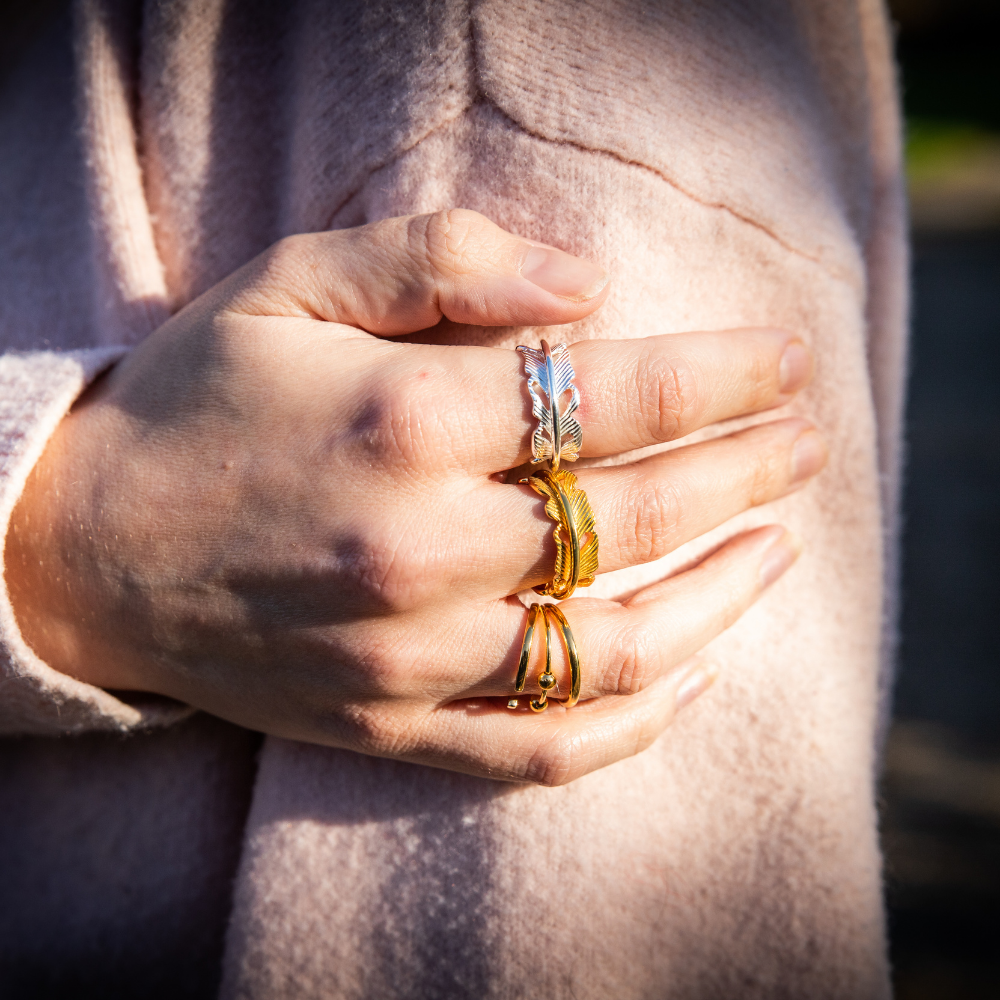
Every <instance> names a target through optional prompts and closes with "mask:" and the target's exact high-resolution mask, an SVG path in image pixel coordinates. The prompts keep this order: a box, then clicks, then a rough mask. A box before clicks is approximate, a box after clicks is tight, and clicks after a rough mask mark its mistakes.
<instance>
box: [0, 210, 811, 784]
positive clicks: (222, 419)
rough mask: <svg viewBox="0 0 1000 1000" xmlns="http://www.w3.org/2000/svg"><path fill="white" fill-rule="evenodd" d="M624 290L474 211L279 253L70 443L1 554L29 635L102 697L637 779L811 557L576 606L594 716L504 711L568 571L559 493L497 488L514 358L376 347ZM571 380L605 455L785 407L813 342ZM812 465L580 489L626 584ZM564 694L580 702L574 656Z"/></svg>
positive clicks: (598, 479) (413, 749) (724, 340)
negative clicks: (735, 627) (527, 600)
mask: <svg viewBox="0 0 1000 1000" xmlns="http://www.w3.org/2000/svg"><path fill="white" fill-rule="evenodd" d="M606 294H607V276H606V275H605V274H604V273H603V272H602V271H601V269H600V268H598V267H596V266H595V265H593V264H590V263H588V262H586V261H582V260H579V259H578V258H574V257H571V256H569V255H568V254H565V253H563V252H562V251H559V250H554V249H551V248H547V247H544V246H543V245H541V244H536V243H532V242H530V241H526V240H524V239H522V238H520V237H515V236H512V235H510V234H509V233H506V232H504V231H503V230H501V229H499V228H498V227H496V226H495V225H493V224H492V223H491V222H489V221H488V220H487V219H485V218H484V217H482V216H480V215H477V214H476V213H473V212H467V211H459V210H454V211H450V212H441V213H436V214H434V215H430V216H413V217H409V218H401V219H389V220H386V221H384V222H380V223H376V224H373V225H370V226H365V227H362V228H358V229H353V230H341V231H336V232H330V233H320V234H315V235H309V236H297V237H292V238H289V239H286V240H283V241H281V242H280V243H278V244H276V245H275V246H274V247H272V248H271V249H270V250H269V251H267V252H265V253H264V254H262V255H261V256H259V257H257V258H256V259H254V260H253V261H251V262H250V263H249V264H247V265H246V266H245V267H243V268H241V269H240V270H239V271H237V272H236V273H235V274H234V275H232V276H231V277H230V278H228V279H227V280H225V281H223V282H221V283H220V284H219V285H217V286H215V287H214V288H212V289H210V290H209V291H208V292H207V293H205V294H204V295H203V296H201V297H200V298H199V299H197V300H195V301H194V302H193V303H192V304H191V305H189V306H188V307H187V308H185V309H184V310H183V311H182V312H180V313H179V314H178V315H176V316H175V317H174V318H172V319H171V320H170V321H169V322H167V323H166V324H165V325H164V326H163V327H161V328H160V329H159V330H158V331H157V332H156V333H155V334H153V335H152V336H150V337H149V338H148V339H147V340H146V341H144V342H143V343H142V344H141V345H140V346H139V347H138V348H136V349H135V350H134V351H133V352H132V354H131V355H129V356H128V357H127V358H126V359H125V360H124V361H123V362H122V363H121V364H119V365H118V366H117V367H116V368H115V369H114V370H113V371H112V372H111V373H110V375H109V376H108V377H106V378H105V379H103V380H101V381H100V382H99V383H98V384H97V385H96V386H94V387H93V388H92V390H91V391H90V392H89V393H88V394H87V395H86V396H85V397H84V398H83V399H82V400H81V402H80V404H79V405H78V406H77V407H76V408H75V409H74V411H73V413H72V414H71V415H70V416H69V417H68V418H67V419H66V420H65V421H64V422H63V424H62V425H61V427H60V429H59V431H58V432H57V434H56V435H55V437H54V438H53V440H52V442H51V443H50V445H49V447H48V449H47V451H46V453H45V455H44V456H43V459H42V460H41V461H40V462H39V463H38V465H37V466H36V469H35V471H34V473H33V475H32V478H31V480H30V481H29V484H28V486H27V488H26V490H25V492H24V495H23V497H22V499H21V502H20V504H19V506H18V508H17V510H16V511H15V514H14V518H13V520H12V526H11V532H10V536H9V538H8V543H7V551H8V555H7V567H8V568H7V578H8V585H9V588H10V592H11V596H12V601H13V604H14V608H15V611H16V613H17V615H18V620H19V623H20V625H21V629H22V632H23V634H24V636H25V638H26V639H27V641H28V642H29V643H30V644H31V646H32V647H33V648H34V649H35V651H36V652H37V653H38V654H39V656H41V657H42V658H43V659H44V660H45V661H46V662H48V663H49V664H50V665H52V666H53V667H55V668H57V669H59V670H62V671H63V672H65V673H68V674H71V675H73V676H75V677H77V678H79V679H81V680H84V681H87V682H90V683H93V684H97V685H100V686H103V687H108V688H115V689H131V690H140V691H151V692H156V693H160V694H165V695H169V696H171V697H174V698H177V699H180V700H183V701H186V702H188V703H190V704H193V705H195V706H197V707H200V708H204V709H206V710H208V711H210V712H212V713H214V714H216V715H220V716H222V717H224V718H228V719H231V720H233V721H235V722H238V723H240V724H241V725H244V726H248V727H251V728H255V729H260V730H263V731H265V732H268V733H272V734H275V735H280V736H285V737H289V738H294V739H298V740H305V741H310V742H316V743H323V744H328V745H331V746H338V747H345V748H349V749H354V750H360V751H362V752H365V753H369V754H375V755H379V756H387V757H392V758H396V759H400V760H406V761H415V762H420V763H425V764H431V765H435V766H439V767H445V768H450V769H454V770H460V771H466V772H469V773H473V774H479V775H488V776H492V777H499V778H506V779H514V780H529V781H536V782H542V783H545V784H559V783H564V782H566V781H569V780H572V779H573V778H576V777H578V776H580V775H581V774H585V773H587V772H589V771H591V770H594V769H595V768H598V767H602V766H604V765H606V764H608V763H611V762H612V761H614V760H618V759H620V758H622V757H624V756H629V755H631V754H634V753H636V752H638V751H639V750H641V749H643V748H644V747H646V746H648V745H649V743H650V742H651V741H652V740H653V739H655V737H656V736H657V735H658V734H659V733H660V732H661V731H662V729H663V728H664V727H665V726H666V725H667V724H668V723H669V722H670V720H671V718H672V717H673V715H674V713H675V711H676V710H677V709H678V708H679V707H682V706H683V705H684V704H687V703H688V702H690V701H691V700H692V699H693V698H694V697H696V696H697V695H698V694H700V693H701V692H702V691H703V690H705V689H706V688H707V687H708V686H709V685H710V684H711V681H712V679H713V678H714V671H713V668H712V667H711V665H708V664H704V663H702V662H701V661H700V660H698V659H696V658H694V659H693V657H694V654H695V653H696V652H697V651H698V650H699V649H700V648H701V647H702V646H704V645H705V644H706V643H707V642H708V641H709V640H711V639H712V638H713V637H714V636H716V635H717V634H718V633H719V632H721V631H722V630H724V629H725V628H727V627H728V626H729V625H730V624H732V622H733V621H735V619H736V618H737V617H739V615H740V614H742V612H743V611H744V610H745V609H746V608H747V607H749V605H750V604H752V602H753V601H754V600H755V599H756V597H757V596H758V595H759V593H760V592H761V591H762V590H763V589H764V588H765V587H766V586H767V585H768V584H769V583H771V582H773V580H774V579H776V578H777V577H778V576H780V574H781V573H782V572H784V570H785V569H787V567H788V566H789V565H790V564H791V563H792V562H793V561H794V559H795V557H796V555H797V552H798V543H797V542H796V540H795V539H793V538H792V537H791V536H790V535H789V534H788V533H787V532H786V531H784V529H782V528H781V527H779V526H768V527H764V528H760V529H757V530H755V531H751V532H747V533H745V534H743V535H739V536H737V537H736V538H734V539H732V540H730V541H729V542H727V543H726V544H725V545H723V546H722V547H721V548H719V549H718V550H717V551H715V552H714V553H712V554H711V555H710V556H709V557H708V558H707V559H705V560H704V561H703V562H701V563H700V564H699V565H697V566H695V567H692V568H690V569H688V570H686V571H685V572H682V573H679V574H677V575H675V576H673V577H671V578H669V579H667V580H665V581H662V582H660V583H657V584H654V585H652V586H650V587H648V588H645V589H643V590H641V591H639V592H638V593H637V594H635V595H633V596H632V597H630V598H629V599H628V600H626V601H624V602H614V601H606V600H595V599H588V598H586V597H585V596H583V595H584V594H585V591H583V592H580V595H579V596H577V597H574V598H572V599H571V600H569V601H567V602H565V603H564V604H563V605H562V607H563V610H564V612H565V614H566V616H567V618H568V620H569V622H570V624H571V626H572V628H573V632H574V634H575V636H576V640H577V644H578V646H579V649H580V653H581V659H582V662H583V664H584V681H583V684H584V687H583V698H584V699H589V700H587V701H586V702H584V703H581V704H580V705H579V706H577V707H576V708H575V709H573V710H572V712H566V711H565V710H562V709H560V708H559V707H558V706H555V707H553V708H552V709H550V710H549V711H548V712H546V713H544V714H543V715H540V716H532V715H529V714H528V713H527V711H526V709H523V708H522V710H519V711H517V712H511V711H509V710H507V709H506V708H505V702H506V698H507V696H508V695H509V692H510V689H511V678H512V677H513V673H514V669H515V664H516V658H517V654H518V651H519V648H520V636H521V630H522V628H523V624H524V618H525V612H524V609H523V607H522V605H521V603H520V601H519V600H518V599H517V598H516V596H514V595H516V594H517V593H518V592H520V591H523V590H525V589H527V588H530V587H532V586H534V585H536V584H539V583H542V582H544V581H545V580H546V579H548V577H549V575H550V571H551V565H552V559H553V552H554V547H553V545H552V541H551V530H552V525H551V522H549V521H548V520H547V519H546V518H545V516H544V513H543V511H542V507H543V503H542V501H541V500H540V498H538V497H537V496H536V495H535V494H534V493H533V492H532V491H531V490H530V489H529V488H527V487H525V486H518V485H516V484H515V483H512V482H507V481H505V480H507V479H510V478H511V477H509V476H506V475H505V474H506V472H507V471H508V470H511V469H514V468H516V467H518V466H520V465H523V464H524V463H525V462H526V461H527V460H528V459H529V457H530V443H529V441H530V433H531V430H532V420H531V415H530V405H529V404H528V398H527V392H526V388H525V384H524V376H523V372H522V369H521V363H520V359H519V357H518V356H517V354H516V353H515V352H513V351H506V350H497V349H492V348H483V347H455V346H448V347H441V346H429V345H426V344H423V345H421V344H411V343H405V342H398V341H391V340H387V339H385V338H388V337H395V336H398V335H404V334H410V333H415V332H418V331H421V330H426V329H427V328H429V327H432V326H434V325H435V324H437V323H439V322H441V321H446V322H451V323H457V324H471V325H477V326H547V325H555V324H565V323H570V322H574V321H576V320H579V319H581V318H583V317H585V316H587V315H589V314H590V313H591V312H593V311H594V310H596V309H598V308H599V307H600V306H601V304H602V302H603V300H604V298H605V296H606ZM572 357H573V362H574V367H575V369H576V372H577V380H576V381H577V385H578V386H579V388H580V391H581V395H582V400H583V403H582V407H581V410H580V411H579V416H580V419H581V422H582V423H583V426H584V450H583V456H584V457H585V458H586V457H590V458H600V457H602V456H609V455H615V454H618V453H620V452H624V451H628V450H631V449H635V448H641V447H644V446H647V445H653V444H658V443H662V442H666V441H672V440H675V439H677V438H681V437H683V436H685V435H687V434H689V433H691V432H693V431H695V430H697V429H699V428H701V427H704V426H706V425H708V424H711V423H714V422H717V421H720V420H724V419H727V418H731V417H736V416H740V415H743V414H749V413H754V412H759V411H761V410H766V409H769V408H771V407H776V406H780V405H782V404H783V403H786V402H787V401H788V400H789V399H790V398H791V397H792V395H793V394H794V393H795V392H797V391H798V390H800V389H801V388H802V387H803V386H804V385H806V384H807V382H808V381H809V378H810V376H811V359H810V355H809V353H808V351H807V350H806V348H805V347H804V346H803V345H802V343H801V342H800V341H799V340H798V338H797V337H795V336H794V335H793V334H791V333H787V332H783V331H777V330H766V329H751V330H735V331H725V332H711V333H693V334H678V335H672V336H666V337H651V338H647V339H645V340H633V341H628V342H607V341H604V342H600V341H589V342H583V343H579V344H577V345H575V346H573V348H572ZM824 462H825V448H824V445H823V442H822V440H821V439H820V437H819V435H818V433H817V432H816V431H815V430H814V429H813V428H812V427H811V425H810V424H809V423H808V422H806V421H804V420H800V419H791V420H780V421H776V422H772V423H768V424H764V425H761V426H757V427H753V428H751V429H749V430H745V431H742V432H739V433H736V434H733V435H729V436H727V437H721V438H717V439H715V440H712V441H707V442H702V443H699V444H694V445H688V446H686V447H681V448H675V449H672V450H670V451H667V452H665V453H661V454H658V455H655V456H653V457H651V458H647V459H645V460H641V461H637V462H634V463H631V464H627V465H619V466H616V467H614V468H579V469H577V470H574V471H576V472H577V474H578V477H579V481H580V485H581V486H582V487H583V488H584V489H585V490H586V491H587V493H588V495H589V497H590V500H591V504H592V506H593V509H594V513H595V517H596V523H597V525H598V531H599V534H600V539H601V570H602V571H603V572H606V571H609V570H612V569H617V568H621V567H625V566H632V565H637V564H639V563H643V562H647V561H649V560H652V559H656V558H659V557H661V556H663V555H665V554H667V553H668V552H670V551H672V550H673V549H675V548H677V547H678V546H679V545H681V544H683V543H684V542H686V541H688V540H690V539H693V538H695V537H697V536H699V535H701V534H703V533H705V532H706V531H708V530H710V529H712V528H713V527H715V526H717V525H718V524H721V523H722V522H724V521H726V520H728V519H729V518H730V517H732V516H734V515H736V514H738V513H740V512H741V511H743V510H746V509H747V508H749V507H752V506H755V505H758V504H761V503H766V502H768V501H770V500H773V499H776V498H778V497H780V496H783V495H785V494H787V493H788V492H790V491H792V490H794V489H796V488H797V487H798V486H800V485H802V484H803V483H804V482H805V481H806V480H807V479H808V478H809V477H810V476H812V475H815V474H816V473H817V472H818V471H819V470H820V468H822V466H823V464H824ZM165 525H169V529H168V530H165V529H164V526H165ZM557 649H558V646H557ZM556 673H557V676H558V677H560V678H561V684H562V685H564V684H565V679H566V670H565V664H563V663H562V662H561V658H560V657H558V656H557V658H556ZM535 675H536V671H534V670H533V671H532V674H531V676H532V677H534V676H535ZM536 690H537V689H536ZM557 693H558V692H557ZM522 705H524V702H522ZM498 762H499V763H498Z"/></svg>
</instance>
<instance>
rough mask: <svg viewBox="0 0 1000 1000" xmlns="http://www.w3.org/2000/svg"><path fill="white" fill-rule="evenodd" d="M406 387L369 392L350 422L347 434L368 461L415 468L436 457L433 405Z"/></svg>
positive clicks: (383, 464) (389, 465)
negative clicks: (424, 404)
mask: <svg viewBox="0 0 1000 1000" xmlns="http://www.w3.org/2000/svg"><path fill="white" fill-rule="evenodd" d="M426 411H427V408H426V407H424V406H422V405H421V404H420V399H419V397H418V396H416V395H415V394H414V393H413V392H412V390H411V389H410V388H408V387H406V386H402V385H398V386H391V387H387V388H384V389H382V390H381V391H378V392H373V393H370V394H369V395H368V396H367V397H366V398H365V399H363V400H362V401H361V403H360V404H359V405H358V406H357V407H356V409H355V411H354V414H353V415H352V417H351V418H350V419H349V421H348V425H347V435H348V439H349V440H350V442H351V443H352V444H353V445H354V447H355V448H356V449H358V450H360V451H362V452H363V453H364V456H365V458H366V460H368V461H369V462H371V461H374V462H376V463H377V464H379V465H382V466H384V467H389V468H405V469H413V468H416V467H423V466H425V465H427V464H428V463H431V464H433V463H434V462H435V460H436V455H437V448H436V446H435V440H436V437H435V426H434V425H435V424H436V423H437V419H436V418H434V419H431V418H432V417H433V415H434V413H435V411H434V410H433V408H431V410H430V412H429V413H428V412H426Z"/></svg>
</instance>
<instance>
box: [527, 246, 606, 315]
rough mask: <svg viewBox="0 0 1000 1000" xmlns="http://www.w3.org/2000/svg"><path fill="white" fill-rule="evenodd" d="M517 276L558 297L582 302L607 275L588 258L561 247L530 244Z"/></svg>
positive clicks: (602, 282) (599, 285) (592, 293)
mask: <svg viewBox="0 0 1000 1000" xmlns="http://www.w3.org/2000/svg"><path fill="white" fill-rule="evenodd" d="M521 277H522V278H527V279H528V281H530V282H531V283H532V284H533V285H538V287H539V288H544V289H545V291H547V292H551V293H552V294H553V295H558V296H560V298H564V299H572V300H573V301H575V302H584V301H586V300H587V299H592V298H593V297H594V296H595V295H596V294H597V293H598V292H599V291H600V290H601V289H602V288H603V287H604V286H605V285H606V284H607V283H608V280H609V278H610V275H609V274H608V273H607V272H606V271H605V270H604V268H602V267H598V266H597V265H596V264H592V263H591V262H590V261H589V260H581V259H580V258H579V257H573V256H572V255H571V254H568V253H563V251H562V250H556V249H554V248H551V249H550V248H547V247H531V248H530V249H529V250H528V252H527V253H526V254H525V256H524V264H523V265H522V266H521Z"/></svg>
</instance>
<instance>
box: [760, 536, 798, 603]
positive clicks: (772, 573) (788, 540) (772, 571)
mask: <svg viewBox="0 0 1000 1000" xmlns="http://www.w3.org/2000/svg"><path fill="white" fill-rule="evenodd" d="M801 551H802V543H801V542H800V541H799V540H798V539H797V538H796V537H795V536H794V535H793V534H792V533H791V532H790V531H786V532H785V533H784V534H783V535H782V536H781V537H780V538H779V539H778V540H777V541H776V542H775V543H774V544H773V545H772V546H771V547H770V548H769V549H768V550H767V551H766V552H765V553H764V558H763V559H761V561H760V586H761V590H763V589H764V588H765V587H770V586H771V584H772V583H774V581H775V580H777V579H778V577H779V576H781V574H782V573H784V572H785V570H786V569H788V567H789V566H791V565H792V563H793V562H795V560H796V559H798V557H799V553H800V552H801Z"/></svg>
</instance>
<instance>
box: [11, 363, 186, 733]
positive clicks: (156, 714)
mask: <svg viewBox="0 0 1000 1000" xmlns="http://www.w3.org/2000/svg"><path fill="white" fill-rule="evenodd" d="M124 353H125V349H124V348H120V347H101V348H91V349H87V350H78V351H66V352H59V353H56V352H52V351H36V352H30V353H9V354H4V355H0V560H2V558H3V547H2V546H3V545H4V543H5V541H6V538H7V530H8V527H9V525H10V519H11V514H12V513H13V511H14V507H15V506H16V504H17V501H18V499H19V498H20V496H21V492H22V490H23V489H24V484H25V482H26V481H27V479H28V475H29V473H30V472H31V470H32V468H33V467H34V465H35V463H36V462H37V461H38V459H39V458H40V457H41V454H42V452H43V451H44V449H45V446H46V444H47V443H48V440H49V438H50V437H51V436H52V433H53V431H54V430H55V428H56V427H57V426H58V424H59V421H60V420H61V419H62V418H63V417H64V416H65V415H66V413H67V412H68V411H69V409H70V407H71V406H72V405H73V402H74V401H75V400H76V399H77V397H78V396H79V395H80V393H81V392H82V391H83V390H84V389H85V388H86V386H87V385H88V384H89V383H90V382H91V381H92V380H93V379H94V378H95V377H96V376H97V375H99V374H100V373H101V372H102V371H103V370H105V369H106V368H107V367H108V366H109V365H111V364H113V363H114V362H115V361H117V360H118V359H119V358H120V357H121V356H122V355H123V354H124ZM190 712H191V709H189V708H187V707H186V706H183V705H180V704H178V703H177V702H173V701H171V700H169V699H166V698H159V697H157V696H153V695H139V696H134V697H133V696H131V695H127V694H118V695H117V696H116V695H113V694H111V693H109V692H107V691H103V690H101V689H100V688H96V687H93V686H92V685H90V684H84V683H81V682H80V681H77V680H74V679H73V678H72V677H69V676H67V675H66V674H62V673H59V672H58V671H56V670H53V669H52V668H51V667H49V666H48V665H47V664H45V663H44V662H42V660H40V659H39V658H38V657H37V656H36V655H35V654H34V652H32V650H31V648H30V647H29V646H28V645H27V643H26V642H25V641H24V639H23V638H22V636H21V633H20V630H19V629H18V626H17V620H16V619H15V617H14V610H13V608H12V606H11V603H10V596H9V594H8V592H7V584H6V579H5V578H4V577H0V734H2V735H27V734H34V735H60V734H63V733H79V732H84V731H88V730H91V731H92V730H104V731H109V730H110V731H115V732H127V731H129V730H134V729H143V728H148V727H151V726H158V725H164V724H168V723H170V722H173V721H175V720H176V719H179V718H181V717H183V716H185V715H187V714H190Z"/></svg>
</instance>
